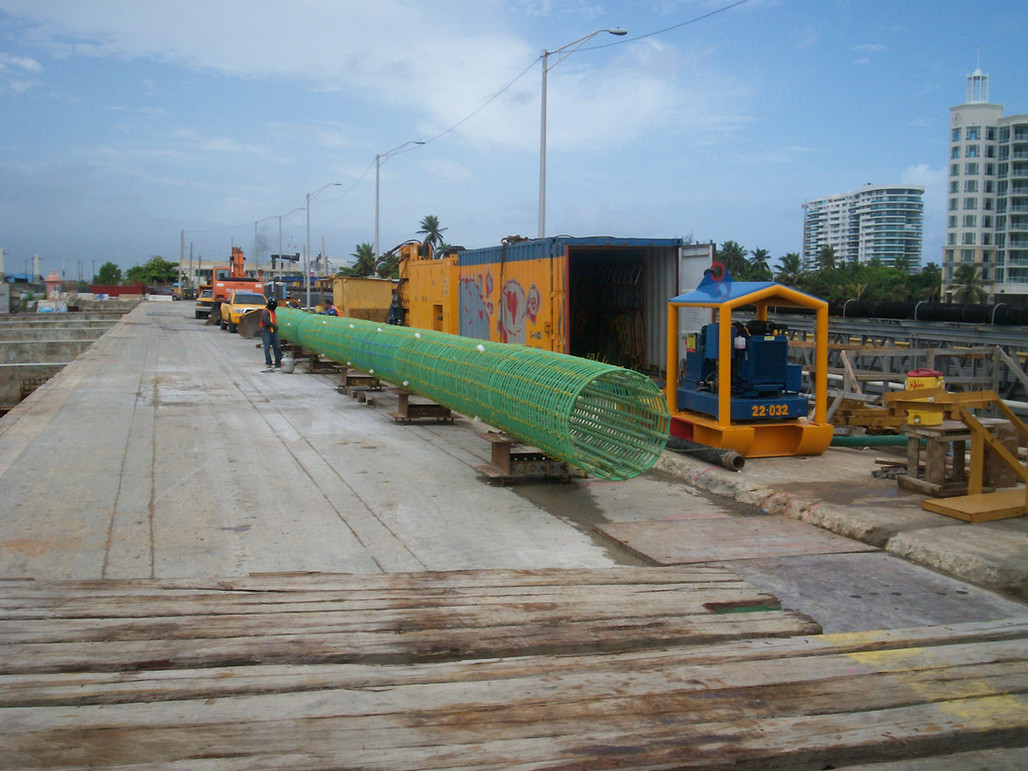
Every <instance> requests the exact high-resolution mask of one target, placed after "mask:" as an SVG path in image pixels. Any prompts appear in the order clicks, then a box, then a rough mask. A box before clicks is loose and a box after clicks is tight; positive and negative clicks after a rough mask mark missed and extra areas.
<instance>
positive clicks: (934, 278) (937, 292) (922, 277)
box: [913, 262, 942, 302]
mask: <svg viewBox="0 0 1028 771" xmlns="http://www.w3.org/2000/svg"><path fill="white" fill-rule="evenodd" d="M913 283H914V286H916V287H917V299H918V300H928V301H929V302H938V301H939V298H940V297H941V296H942V270H941V269H940V268H939V266H938V265H936V264H935V263H934V262H929V263H928V264H927V265H925V266H924V267H923V268H921V272H920V273H919V274H918V275H917V276H915V277H914V281H913Z"/></svg>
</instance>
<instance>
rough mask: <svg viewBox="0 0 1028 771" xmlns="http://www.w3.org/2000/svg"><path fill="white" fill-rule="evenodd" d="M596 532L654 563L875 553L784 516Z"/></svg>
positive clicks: (631, 525)
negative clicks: (862, 552)
mask: <svg viewBox="0 0 1028 771" xmlns="http://www.w3.org/2000/svg"><path fill="white" fill-rule="evenodd" d="M597 529H598V530H600V532H602V533H604V534H605V535H607V536H608V537H610V538H613V539H614V540H615V541H617V542H618V543H620V544H622V545H623V546H625V547H626V548H628V549H631V550H632V551H634V552H636V553H637V554H642V555H644V556H646V557H647V558H649V559H651V560H653V561H654V562H656V563H657V564H658V565H683V564H689V563H694V562H715V561H718V560H746V559H761V558H767V557H782V556H795V555H800V554H833V553H834V554H838V553H845V552H861V551H877V549H875V547H874V546H868V545H867V544H863V543H860V542H859V541H854V540H852V539H850V538H843V537H842V536H838V535H834V534H833V533H829V532H827V531H825V530H822V529H820V528H817V527H814V526H813V525H806V524H804V523H802V522H797V521H796V520H794V519H787V518H784V517H763V516H754V517H719V518H706V519H671V520H667V519H665V520H655V521H650V522H622V523H614V524H606V525H597Z"/></svg>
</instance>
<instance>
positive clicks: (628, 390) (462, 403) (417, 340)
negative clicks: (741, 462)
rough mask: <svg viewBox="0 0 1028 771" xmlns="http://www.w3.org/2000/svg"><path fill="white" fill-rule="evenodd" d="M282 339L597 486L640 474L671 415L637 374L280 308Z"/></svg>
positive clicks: (656, 451)
mask: <svg viewBox="0 0 1028 771" xmlns="http://www.w3.org/2000/svg"><path fill="white" fill-rule="evenodd" d="M277 316H278V322H279V331H280V334H281V335H282V337H283V338H284V339H285V340H287V341H289V342H292V343H296V344H297V345H300V346H302V347H303V348H306V349H308V350H310V351H314V352H316V353H319V354H321V355H324V356H326V357H328V358H330V359H332V360H333V361H336V362H339V363H340V364H345V365H347V366H351V367H354V368H355V369H360V370H363V371H364V372H367V373H368V374H372V375H375V376H376V377H378V378H380V379H382V380H385V381H386V382H389V383H393V384H394V385H400V386H402V387H403V388H405V389H407V390H409V391H411V392H412V393H416V394H419V395H421V396H424V397H426V398H428V399H432V400H433V401H436V402H438V403H439V404H442V405H445V406H446V407H449V408H450V409H452V410H455V411H457V412H460V413H462V414H464V415H468V416H470V417H476V418H478V419H479V420H481V421H482V422H484V423H487V424H489V425H490V426H493V427H495V428H498V429H500V430H502V431H505V432H507V433H508V434H510V435H511V436H513V437H515V438H516V439H518V440H520V441H522V442H524V443H526V444H530V445H532V446H534V447H537V448H539V449H540V450H542V451H544V452H546V453H548V454H550V455H552V456H553V457H556V458H559V459H560V460H563V461H566V462H567V463H569V464H571V465H572V466H575V467H577V468H580V469H582V470H583V471H585V472H586V473H588V474H591V475H593V476H596V477H598V478H600V479H610V480H624V479H631V478H632V477H635V476H638V475H639V474H641V473H643V472H644V471H646V470H647V469H649V468H650V467H651V466H652V465H653V464H654V463H655V462H656V461H657V458H658V457H660V454H661V452H663V450H664V445H665V444H666V442H667V437H668V431H669V428H670V415H669V413H668V408H667V403H666V402H665V400H664V395H663V393H662V392H661V391H660V389H659V388H658V387H657V386H656V384H654V383H653V381H652V380H650V379H649V378H648V377H646V376H645V375H643V374H641V373H639V372H634V371H632V370H627V369H623V368H621V367H616V366H614V365H611V364H603V363H601V362H597V361H592V360H589V359H581V358H578V357H575V356H568V355H566V354H562V353H553V352H552V351H544V350H540V349H537V348H530V347H527V346H523V345H512V344H507V343H494V342H489V341H486V340H476V339H474V338H467V337H459V336H456V335H449V334H445V333H443V332H433V331H429V330H423V329H412V328H410V327H398V326H390V325H388V324H378V323H376V322H372V321H365V320H360V319H351V318H336V317H333V316H321V315H314V314H310V313H304V312H301V311H297V310H292V309H288V308H284V309H281V310H279V311H278V314H277Z"/></svg>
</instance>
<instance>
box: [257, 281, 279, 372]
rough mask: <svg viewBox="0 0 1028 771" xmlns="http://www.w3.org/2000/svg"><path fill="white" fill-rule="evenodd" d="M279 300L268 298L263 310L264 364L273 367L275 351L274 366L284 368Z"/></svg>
mask: <svg viewBox="0 0 1028 771" xmlns="http://www.w3.org/2000/svg"><path fill="white" fill-rule="evenodd" d="M277 307H278V302H277V301H276V300H275V298H274V297H269V298H268V303H267V306H266V307H265V308H264V310H262V311H261V338H262V339H263V340H264V364H265V365H266V366H267V367H269V368H271V366H272V365H271V352H272V351H273V350H274V352H275V366H274V368H275V369H276V370H277V369H281V368H282V344H281V343H280V342H279V341H278V319H276V318H275V309H276V308H277Z"/></svg>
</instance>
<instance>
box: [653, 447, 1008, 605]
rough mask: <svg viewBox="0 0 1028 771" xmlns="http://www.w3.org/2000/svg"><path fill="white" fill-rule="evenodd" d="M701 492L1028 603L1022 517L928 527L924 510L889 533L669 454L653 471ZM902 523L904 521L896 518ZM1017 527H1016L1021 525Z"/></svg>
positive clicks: (845, 512) (837, 508)
mask: <svg viewBox="0 0 1028 771" xmlns="http://www.w3.org/2000/svg"><path fill="white" fill-rule="evenodd" d="M654 469H657V470H659V471H663V472H665V473H667V474H670V475H672V476H674V477H676V478H678V479H681V480H682V481H683V482H684V483H685V484H687V485H689V486H691V487H694V488H696V489H698V490H704V491H706V492H709V493H713V494H715V495H720V496H723V497H726V498H731V499H733V500H735V501H738V502H740V503H743V504H746V505H750V506H754V507H756V508H759V509H760V510H762V511H763V512H765V513H767V514H776V515H781V516H786V517H790V518H792V519H798V520H800V521H801V522H806V523H807V524H810V525H816V526H817V527H820V528H823V529H825V530H828V531H830V532H832V533H836V534H837V535H842V536H846V537H847V538H852V539H854V540H856V541H860V542H861V543H866V544H869V545H871V546H875V547H877V548H879V549H882V550H884V551H886V552H888V553H889V554H893V555H895V556H897V557H900V558H902V559H905V560H907V561H909V562H912V563H914V564H916V565H920V566H922V567H927V568H930V569H932V570H935V571H937V572H940V573H944V574H947V575H950V576H953V577H955V578H959V579H961V580H963V581H967V582H969V583H972V584H975V585H977V586H981V587H983V588H986V589H990V590H992V591H996V592H999V593H1002V594H1004V595H1008V596H1010V597H1013V598H1015V599H1017V600H1020V601H1022V602H1028V560H1026V559H1025V555H1026V554H1028V523H1026V522H1024V520H1025V519H1028V518H1022V519H1021V520H1020V521H1018V520H1005V521H1001V522H991V523H983V524H976V525H971V524H969V523H966V522H962V521H960V520H952V521H951V520H949V519H948V518H946V517H942V515H937V516H938V517H940V519H939V520H934V521H933V525H934V526H928V527H926V526H925V520H924V517H923V515H922V514H921V512H917V515H916V516H910V515H907V520H908V522H907V526H906V527H904V525H903V522H902V521H900V522H899V524H898V525H895V526H891V527H886V526H882V525H881V523H879V522H875V521H874V520H873V519H872V518H869V517H867V516H866V515H862V514H861V512H859V511H856V510H853V509H848V508H847V507H846V506H845V505H839V504H830V503H826V502H824V501H821V500H818V499H816V498H809V497H804V496H798V495H795V494H793V493H790V492H787V491H785V490H781V489H775V488H774V487H770V486H767V485H763V484H759V483H755V482H753V481H751V480H750V479H747V476H746V473H747V472H746V470H745V469H744V470H743V471H741V472H736V471H729V470H727V469H723V468H720V467H718V466H712V465H710V464H707V463H705V462H703V461H700V460H696V459H693V458H689V457H688V456H685V455H681V454H679V453H674V452H671V451H665V452H664V453H663V454H662V455H661V457H660V458H659V459H658V461H657V463H656V464H655V465H654ZM897 519H899V518H897ZM1015 523H1016V524H1015Z"/></svg>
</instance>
